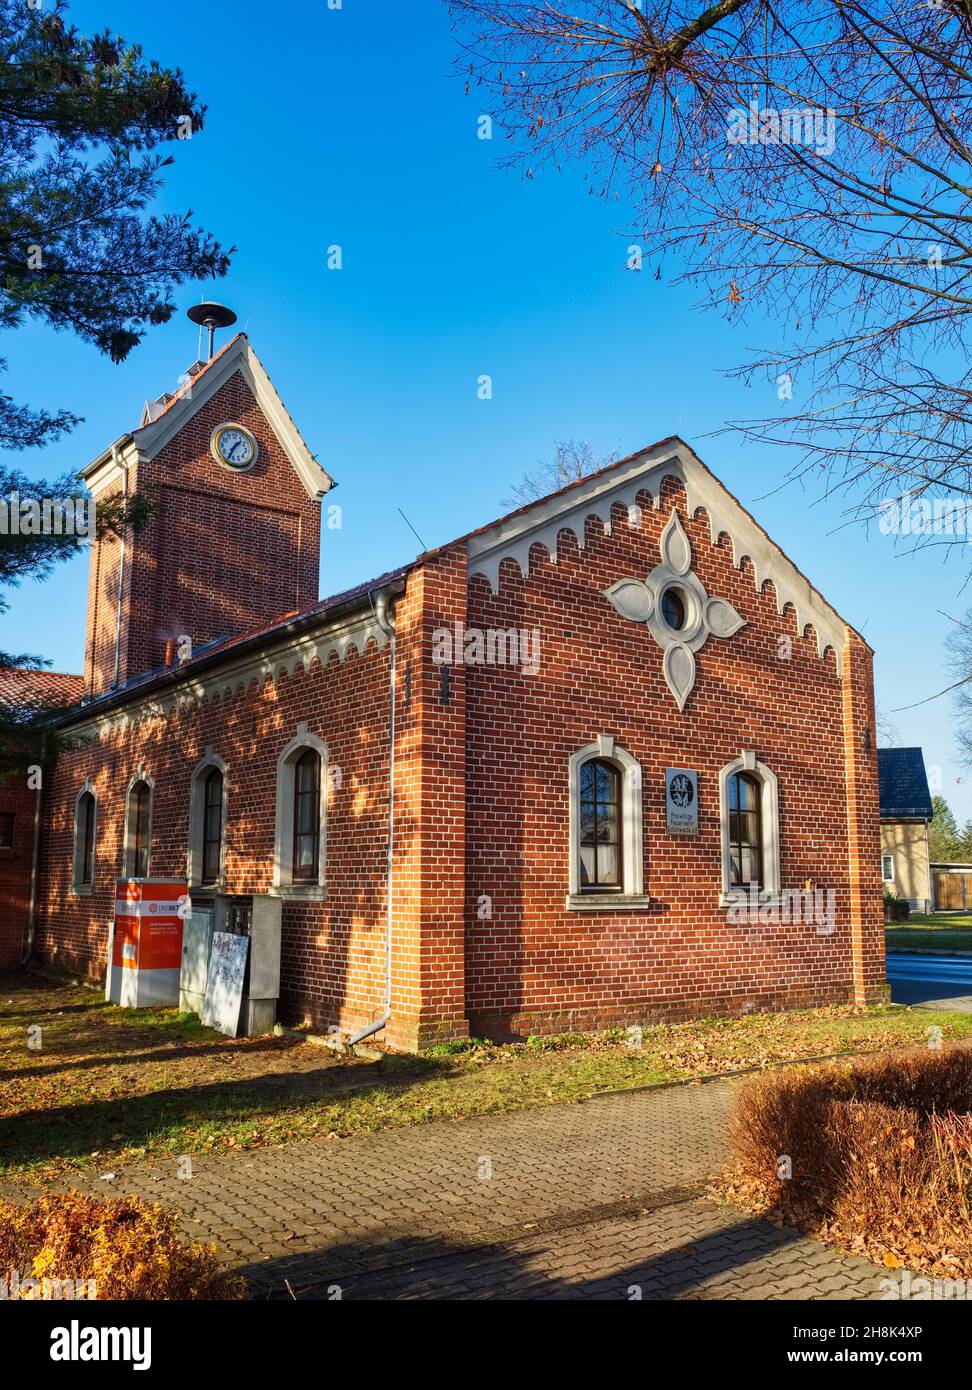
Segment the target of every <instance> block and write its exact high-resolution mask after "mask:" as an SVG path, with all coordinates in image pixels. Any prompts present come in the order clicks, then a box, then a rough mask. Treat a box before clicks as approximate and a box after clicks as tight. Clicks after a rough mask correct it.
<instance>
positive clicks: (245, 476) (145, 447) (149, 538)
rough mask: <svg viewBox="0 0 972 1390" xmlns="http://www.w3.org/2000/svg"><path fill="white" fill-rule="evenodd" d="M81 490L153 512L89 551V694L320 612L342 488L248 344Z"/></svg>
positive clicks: (210, 368)
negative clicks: (328, 537)
mask: <svg viewBox="0 0 972 1390" xmlns="http://www.w3.org/2000/svg"><path fill="white" fill-rule="evenodd" d="M197 307H200V308H201V307H209V306H197ZM224 312H226V311H224ZM81 477H82V478H83V479H84V481H85V482H86V483H87V485H88V487H89V488H90V490H91V492H92V494H93V496H94V498H95V502H96V503H99V504H103V503H104V502H106V501H107V500H108V499H109V498H116V499H122V498H124V497H126V496H127V497H129V498H132V497H134V496H136V495H138V496H139V497H141V498H144V499H145V500H146V502H147V504H148V508H149V511H148V518H147V520H146V521H145V523H144V524H143V525H142V526H141V527H140V528H139V529H137V530H136V529H135V528H134V527H128V528H127V529H126V530H125V533H124V535H123V536H121V537H118V536H113V535H108V536H105V537H104V538H102V539H99V540H96V541H95V542H93V544H92V547H91V566H90V573H89V581H88V621H87V632H86V645H85V668H84V670H85V692H86V694H87V695H89V696H97V695H103V694H105V693H106V692H108V691H110V690H113V689H118V688H121V687H122V686H124V685H126V684H127V683H130V682H131V681H133V680H135V679H137V678H138V677H140V676H144V675H146V674H147V673H148V672H150V671H153V670H157V669H158V668H159V667H161V666H163V665H165V664H166V662H167V660H171V659H172V654H173V652H177V653H178V655H179V657H180V658H181V659H185V657H186V655H187V654H189V653H198V652H199V650H200V648H202V647H205V646H207V645H208V644H211V643H215V642H216V641H218V640H219V639H221V638H224V637H233V636H237V635H239V634H240V633H243V632H247V631H252V630H258V629H260V628H262V627H265V626H267V625H269V624H270V623H272V622H273V621H274V620H275V619H277V618H280V617H282V616H284V615H285V614H288V613H292V612H296V611H299V610H301V609H304V608H307V607H309V606H310V605H312V604H313V603H314V602H315V601H316V599H317V596H318V567H319V559H320V533H321V499H322V498H323V497H324V495H325V493H326V492H328V491H329V490H330V488H331V487H333V486H334V484H333V481H332V479H331V478H330V477H329V476H328V474H327V473H325V471H324V470H323V469H322V468H321V467H320V465H319V464H318V463H317V462H316V461H315V459H314V458H313V456H312V455H311V453H310V451H309V450H308V448H307V445H306V444H305V442H304V440H303V439H302V437H301V435H300V433H299V431H298V429H297V427H296V425H295V424H294V422H293V420H292V419H291V418H290V416H289V414H288V413H287V411H286V409H285V408H284V405H283V402H282V401H281V400H280V397H279V396H278V395H277V393H276V391H275V390H274V387H273V385H272V383H271V381H270V378H269V377H268V376H267V373H266V371H265V370H264V368H263V365H262V364H261V362H260V360H259V359H258V357H257V356H256V353H255V352H254V351H253V348H252V347H251V346H250V343H249V340H248V339H247V337H246V335H245V334H243V333H239V334H237V335H236V337H234V338H232V339H231V340H230V342H229V343H227V344H226V346H225V347H224V348H223V349H222V350H221V351H220V352H218V353H217V354H216V355H215V356H214V357H211V358H210V360H209V361H208V362H197V363H195V365H194V366H193V367H191V368H190V369H189V371H188V372H187V373H185V375H184V377H183V378H182V381H181V383H180V386H179V389H178V390H176V391H174V392H173V393H171V394H165V395H162V396H160V397H159V398H158V400H155V401H151V402H148V403H146V405H145V408H144V410H143V412H142V420H141V424H140V425H139V426H138V428H137V429H134V430H132V431H131V432H130V433H128V434H124V435H122V436H121V437H120V438H119V439H118V440H116V441H115V443H114V444H112V445H111V446H110V447H109V448H108V449H106V450H105V451H104V452H103V453H102V454H101V455H100V456H99V457H98V458H96V459H95V460H94V461H93V462H92V463H91V464H89V466H88V467H87V468H86V469H84V470H83V472H82V473H81Z"/></svg>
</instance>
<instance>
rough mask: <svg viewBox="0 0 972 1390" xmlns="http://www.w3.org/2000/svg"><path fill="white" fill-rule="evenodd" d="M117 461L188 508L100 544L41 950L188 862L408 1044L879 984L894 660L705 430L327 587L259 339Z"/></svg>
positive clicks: (285, 997) (311, 503)
mask: <svg viewBox="0 0 972 1390" xmlns="http://www.w3.org/2000/svg"><path fill="white" fill-rule="evenodd" d="M84 476H85V477H86V480H87V481H88V483H89V485H90V487H91V489H92V491H93V492H94V494H95V497H96V498H97V499H101V498H102V497H104V496H107V495H109V494H111V493H112V492H116V491H118V490H124V489H125V488H128V489H130V490H137V491H139V492H142V493H146V494H147V495H149V496H150V497H151V498H152V499H153V504H154V505H153V511H152V516H151V521H150V524H149V525H148V527H147V528H145V529H144V530H143V531H141V532H140V533H138V534H131V533H129V534H128V535H126V537H125V541H124V544H122V543H121V542H119V541H117V540H113V541H103V542H100V543H98V544H96V545H95V546H94V547H93V551H92V558H91V583H90V591H89V609H88V631H87V648H86V653H85V684H86V697H85V703H84V704H83V705H81V706H80V707H79V708H78V709H77V711H76V712H75V713H74V714H73V715H72V716H70V718H69V719H67V720H66V721H62V731H63V732H65V733H70V734H71V735H72V738H73V739H74V740H76V741H77V746H74V747H72V749H71V750H70V751H68V752H65V753H62V755H61V756H60V757H59V759H58V762H57V766H56V769H55V770H54V771H53V773H52V775H51V776H50V778H49V780H48V788H47V797H46V800H45V813H44V833H43V850H44V852H43V855H42V859H41V878H42V890H43V891H42V893H41V895H40V896H41V904H40V911H39V913H38V920H37V923H36V940H35V950H36V953H37V954H38V955H39V956H40V957H41V958H42V959H43V960H45V961H48V962H50V963H51V964H53V965H58V966H63V967H67V968H70V969H71V970H73V971H83V972H85V973H87V974H89V975H92V976H98V975H99V974H101V973H103V971H104V967H105V950H106V944H107V937H108V924H109V919H110V915H111V911H112V904H113V893H114V881H115V877H116V875H118V874H121V873H136V872H137V873H145V872H150V873H152V874H153V875H173V876H174V875H181V874H183V873H188V877H189V882H190V887H191V892H192V894H193V899H194V901H196V900H197V899H204V898H206V897H207V896H212V895H213V894H215V893H223V892H227V893H245V894H250V893H254V894H270V895H274V896H277V897H279V898H281V899H282V900H283V908H282V911H283V983H282V996H281V1005H280V1007H281V1013H282V1014H283V1015H284V1017H286V1018H289V1019H291V1020H297V1019H304V1018H307V1019H311V1020H313V1022H314V1023H315V1024H316V1025H318V1026H319V1027H323V1026H325V1025H330V1024H336V1025H339V1026H340V1027H341V1028H342V1029H343V1030H349V1031H358V1030H361V1029H363V1028H365V1027H367V1026H368V1025H369V1024H373V1023H375V1022H378V1021H381V1020H384V1019H385V1018H386V1015H387V1022H386V1024H385V1026H384V1031H383V1032H382V1033H381V1034H380V1036H383V1037H384V1038H385V1039H386V1040H387V1041H388V1042H390V1043H392V1044H395V1045H398V1046H404V1047H415V1046H421V1045H423V1044H426V1043H428V1042H429V1041H430V1040H435V1039H437V1038H441V1037H448V1036H461V1035H464V1034H465V1033H467V1032H469V1031H471V1032H473V1033H475V1034H488V1035H491V1036H509V1035H511V1034H514V1035H516V1034H519V1035H522V1034H523V1033H526V1032H541V1031H548V1032H549V1031H563V1030H568V1029H586V1028H593V1027H597V1026H604V1025H608V1024H614V1023H618V1024H637V1023H639V1022H642V1021H648V1020H652V1019H661V1018H666V1019H676V1018H686V1017H691V1016H696V1015H702V1014H710V1013H714V1012H740V1011H744V1010H752V1009H767V1008H768V1009H772V1008H782V1007H788V1006H799V1005H815V1004H824V1003H828V1002H831V1001H835V1000H848V999H856V1000H861V1001H863V1000H867V999H873V998H876V997H878V996H879V995H880V994H881V993H882V991H883V981H884V959H883V931H882V912H881V904H880V885H879V882H878V877H877V867H876V866H877V864H878V862H879V860H878V855H879V845H878V824H879V817H878V794H877V773H876V757H875V751H874V706H873V691H872V677H871V652H870V649H869V648H868V646H867V644H866V643H865V642H864V641H863V639H862V638H861V637H860V635H859V634H858V633H857V632H856V631H854V629H853V628H851V627H850V626H849V625H848V624H847V623H845V622H844V621H843V620H842V619H841V618H840V616H839V615H838V614H837V613H836V612H835V611H834V610H833V609H832V608H831V607H830V606H829V604H828V603H827V602H826V600H825V599H824V598H823V597H822V596H821V595H820V594H819V593H818V592H817V590H815V589H814V588H812V587H811V585H810V584H809V582H808V581H807V580H806V579H805V578H804V577H803V575H802V574H801V573H800V572H799V571H798V570H797V569H796V568H795V566H794V565H793V564H792V563H791V562H790V561H789V560H788V559H787V557H786V556H785V555H784V554H783V553H782V551H780V550H779V548H778V547H777V546H776V545H774V544H773V542H772V541H771V540H770V539H769V538H768V537H767V536H766V534H765V533H764V532H763V531H762V529H761V528H760V527H759V525H758V524H757V523H756V522H755V521H754V520H753V518H752V517H751V516H750V515H749V514H748V513H747V512H746V511H745V510H744V509H743V508H742V507H741V506H740V504H739V503H738V502H737V501H736V500H735V498H733V497H732V496H731V495H730V493H729V492H727V490H726V489H725V488H724V487H723V486H722V485H721V484H720V483H719V481H718V480H717V479H716V478H715V477H714V476H713V475H712V474H711V473H710V472H709V471H708V470H707V469H706V467H705V466H704V464H702V463H701V462H700V461H699V459H698V458H697V457H696V456H695V455H694V454H693V453H692V451H691V450H690V449H689V448H687V446H686V445H685V444H684V443H682V441H680V440H679V439H676V438H671V439H667V440H664V441H662V442H661V443H659V444H656V445H653V446H652V447H651V448H649V449H646V450H644V451H642V452H640V453H638V454H635V455H632V456H631V457H630V458H627V459H624V460H622V461H621V462H619V463H616V464H613V465H612V466H610V467H609V468H606V469H604V470H603V471H601V472H600V473H597V474H595V475H593V476H591V477H588V478H585V479H583V480H581V481H580V482H578V483H575V484H574V485H572V486H571V487H568V488H565V489H563V490H562V491H561V492H558V493H556V494H554V495H552V496H550V497H547V498H545V499H543V500H542V501H539V502H537V503H534V504H532V505H530V506H528V507H525V508H523V509H521V510H520V511H518V512H515V513H514V514H513V515H511V516H508V517H506V518H504V519H503V520H501V521H497V522H494V523H492V524H491V525H489V526H486V527H484V528H482V529H481V530H479V531H476V532H473V533H472V534H471V535H467V536H464V537H461V538H459V539H458V540H456V541H454V542H452V543H451V544H449V545H446V546H443V547H441V548H440V549H438V550H435V551H432V552H428V553H425V554H423V555H421V556H419V557H418V558H417V559H416V560H415V561H414V563H413V564H411V565H408V566H406V567H405V568H403V569H401V570H399V571H396V572H394V573H391V574H387V575H384V576H382V577H381V578H380V579H377V580H374V581H372V582H371V583H369V584H366V585H363V586H361V587H360V588H358V589H355V590H352V591H350V592H347V593H344V594H339V595H337V596H335V597H333V598H331V599H328V600H326V601H324V602H318V601H317V600H316V583H317V581H316V576H317V563H318V547H319V540H320V524H321V508H322V500H323V499H325V498H326V494H327V492H328V490H329V489H330V487H331V486H332V483H331V480H330V478H329V477H328V476H327V474H326V473H324V472H323V471H322V470H321V469H320V467H319V466H318V465H317V464H316V463H315V462H314V460H313V458H312V457H311V455H310V454H309V452H308V450H307V447H306V445H305V444H304V442H303V440H302V439H301V437H300V435H299V433H298V431H297V430H296V428H295V426H294V424H293V422H292V421H291V420H290V418H289V416H288V415H287V413H286V411H285V410H284V408H283V406H282V404H281V402H280V400H279V398H278V397H277V395H276V392H275V391H274V388H273V386H272V385H271V383H270V381H269V379H268V378H267V376H266V374H265V372H264V371H263V368H262V367H261V365H260V363H259V361H258V359H257V358H256V356H255V354H254V353H253V350H252V348H251V347H250V345H249V343H248V341H247V339H246V337H245V336H244V335H239V336H237V337H236V338H234V339H233V340H232V342H230V343H229V344H228V345H227V346H226V347H225V348H224V349H223V351H222V352H221V353H219V354H218V355H217V356H216V357H215V358H214V359H213V360H212V362H210V363H208V364H206V365H205V366H204V367H202V368H199V369H197V370H196V371H195V372H194V373H193V374H192V375H191V377H190V380H189V383H188V385H187V387H186V388H185V389H184V390H183V391H182V392H180V393H179V394H178V395H177V396H176V397H174V398H173V399H171V400H170V399H166V398H163V399H162V400H161V401H160V402H156V403H154V404H153V405H151V406H147V407H146V410H145V414H144V417H143V422H142V425H141V426H140V428H139V429H137V430H135V431H133V432H132V433H131V434H128V435H124V436H122V438H121V439H119V440H118V441H117V442H116V443H115V444H114V445H113V446H112V447H111V448H110V449H109V450H107V451H106V452H105V454H104V455H102V456H101V458H99V459H98V460H96V461H95V463H94V464H92V465H91V467H90V468H89V469H87V470H86V473H85V475H84ZM323 505H324V506H325V508H326V507H327V506H328V503H327V502H326V500H325V501H323ZM390 793H391V794H390Z"/></svg>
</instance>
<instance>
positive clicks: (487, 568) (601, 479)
mask: <svg viewBox="0 0 972 1390" xmlns="http://www.w3.org/2000/svg"><path fill="white" fill-rule="evenodd" d="M666 478H674V479H675V480H676V481H677V482H679V483H681V485H682V487H683V488H684V489H685V498H686V513H687V515H688V517H689V518H690V519H691V518H694V516H695V514H696V512H697V511H699V509H702V510H703V511H704V512H705V514H706V516H707V517H708V519H709V530H710V535H711V539H712V544H713V545H715V544H716V543H717V542H718V539H719V536H720V535H721V534H722V533H723V532H724V533H725V534H726V535H727V536H728V537H729V539H730V541H731V543H732V559H733V565H734V566H735V568H736V569H741V568H742V566H743V563H744V561H746V560H748V561H749V563H750V564H751V565H752V569H753V581H754V584H755V587H756V591H757V592H759V591H760V590H761V589H762V587H763V585H764V584H765V583H766V582H767V580H769V581H771V582H772V584H773V589H774V592H775V594H776V606H777V611H778V612H779V613H782V612H783V610H784V609H785V608H786V607H787V605H790V606H791V607H792V608H793V610H794V613H795V616H796V625H797V631H798V632H799V633H801V634H802V633H803V632H804V631H805V629H806V627H807V626H812V627H813V629H814V632H815V633H816V639H817V653H818V655H819V656H821V657H823V656H824V655H825V654H826V651H827V649H828V647H829V648H831V649H832V650H833V651H834V653H835V655H836V657H837V663H836V664H837V670H838V672H839V671H840V670H841V667H842V661H843V653H844V649H845V646H846V642H847V625H846V624H845V622H844V621H843V619H842V618H841V617H840V615H839V614H838V613H837V612H835V610H834V609H833V608H831V607H830V605H829V604H828V603H827V602H826V601H825V600H824V598H823V597H822V596H821V595H820V594H819V593H818V592H817V590H816V589H814V588H813V586H812V585H811V584H810V583H809V581H808V580H807V579H806V578H805V576H804V575H802V574H801V573H800V571H799V570H798V569H797V567H796V566H795V565H794V564H793V562H792V561H791V560H790V559H788V558H787V556H786V555H784V553H783V551H782V550H780V548H779V546H777V545H775V544H774V543H773V542H772V541H771V540H770V539H769V537H768V536H767V535H766V533H765V532H764V531H763V530H762V528H761V527H760V526H759V525H758V524H757V522H756V521H754V520H753V518H752V517H751V516H750V515H749V514H748V512H747V511H746V510H745V509H744V508H743V507H742V506H741V505H740V503H739V502H737V501H736V499H735V498H734V497H733V496H732V494H731V493H730V492H729V491H728V490H727V489H726V488H725V487H724V486H723V485H722V483H720V482H719V480H718V479H717V478H716V477H715V476H714V475H713V474H712V473H710V472H709V470H708V469H707V468H705V467H704V466H703V465H702V464H701V463H700V461H699V460H698V459H697V458H695V456H694V455H693V454H692V452H691V450H690V449H688V448H687V447H686V446H684V445H682V444H681V443H680V442H676V443H674V444H672V443H666V444H664V445H662V446H659V448H657V449H651V450H649V451H648V452H647V453H643V454H638V455H635V456H634V457H632V458H630V459H626V460H624V461H622V462H621V463H619V464H618V465H617V466H616V467H614V468H611V469H607V470H604V471H602V472H601V473H598V474H595V475H594V476H593V477H592V478H591V479H590V480H589V481H588V482H586V483H581V484H578V485H577V486H575V487H572V488H569V489H567V490H566V491H564V492H560V493H556V494H555V495H554V496H553V497H548V498H545V499H544V500H543V501H540V502H538V503H537V504H536V505H535V506H533V507H529V508H527V509H525V510H523V511H520V512H517V513H515V514H514V515H513V516H512V517H509V518H507V519H506V520H505V521H500V522H497V524H496V525H495V526H491V527H489V528H488V529H487V530H485V531H481V532H477V533H476V534H474V535H473V536H471V537H470V538H469V541H468V547H469V578H470V579H472V578H473V576H474V575H482V576H483V577H484V578H486V579H487V580H488V581H489V584H490V586H491V588H492V589H493V591H494V592H496V591H497V590H498V588H499V577H500V566H501V565H502V563H503V561H504V560H515V561H516V563H517V565H518V566H519V568H520V573H521V574H522V575H523V576H524V578H527V577H528V576H529V573H530V552H531V550H532V548H533V547H534V546H535V545H541V546H543V547H544V549H545V550H546V551H547V554H548V557H549V560H550V563H552V564H556V563H557V546H558V539H559V536H560V534H561V532H562V531H569V532H570V533H571V534H572V535H573V536H574V538H575V540H576V542H577V545H578V547H579V548H580V549H581V550H583V548H584V527H585V523H586V521H587V518H588V517H589V516H594V517H597V518H598V519H599V520H600V521H601V523H602V525H603V526H604V529H605V532H606V533H607V534H608V535H610V534H611V529H612V515H611V514H612V509H613V508H614V507H615V506H617V505H619V504H621V505H623V506H625V507H626V508H627V509H628V511H629V516H635V517H636V516H637V512H636V511H634V509H635V508H636V507H637V506H639V505H640V501H641V499H642V498H643V497H644V496H645V495H647V497H648V498H649V499H650V505H651V506H652V507H653V508H655V509H657V508H660V506H661V494H662V487H663V484H664V482H665V479H666Z"/></svg>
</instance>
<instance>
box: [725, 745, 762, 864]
mask: <svg viewBox="0 0 972 1390" xmlns="http://www.w3.org/2000/svg"><path fill="white" fill-rule="evenodd" d="M727 790H728V797H729V863H730V874H729V882H730V884H731V885H732V886H733V887H736V886H737V885H741V886H742V887H744V888H748V887H749V885H750V884H751V883H755V884H757V885H759V884H761V883H762V882H763V837H762V831H761V827H760V799H761V791H762V789H761V787H760V783H759V781H758V780H757V779H756V778H755V777H754V776H753V775H752V773H751V772H735V773H733V775H732V776H731V777H730V778H729V784H728V789H727Z"/></svg>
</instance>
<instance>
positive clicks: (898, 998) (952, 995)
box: [888, 951, 972, 1013]
mask: <svg viewBox="0 0 972 1390" xmlns="http://www.w3.org/2000/svg"><path fill="white" fill-rule="evenodd" d="M888 982H889V984H890V985H891V998H892V999H893V1000H894V1002H895V1003H896V1004H918V1005H921V1004H924V1005H926V1006H927V1007H929V1008H935V1009H961V1010H963V1011H964V1012H966V1013H972V956H932V955H928V956H919V955H910V954H909V953H908V952H907V951H889V952H888Z"/></svg>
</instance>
